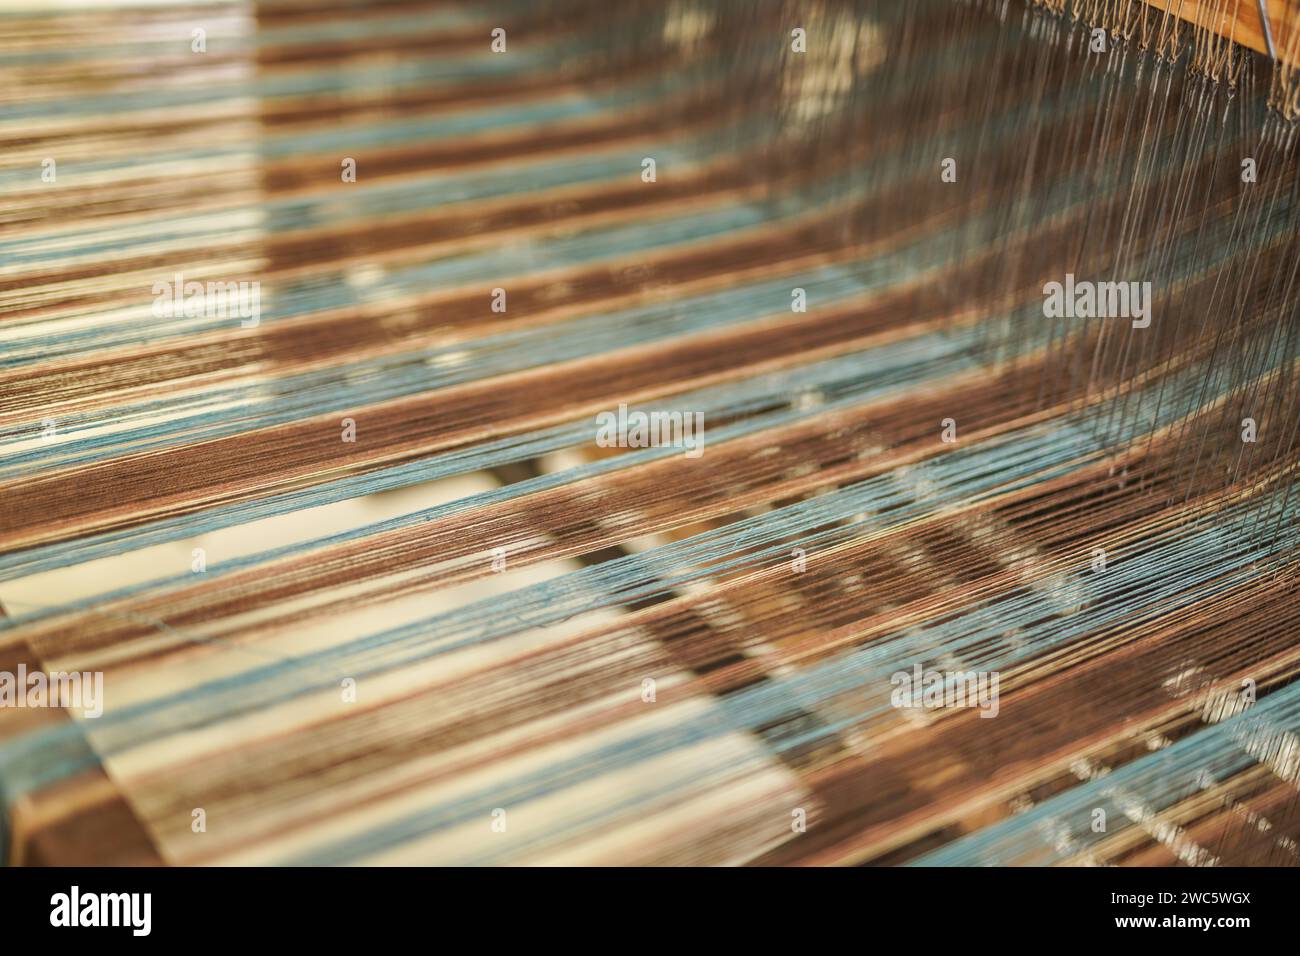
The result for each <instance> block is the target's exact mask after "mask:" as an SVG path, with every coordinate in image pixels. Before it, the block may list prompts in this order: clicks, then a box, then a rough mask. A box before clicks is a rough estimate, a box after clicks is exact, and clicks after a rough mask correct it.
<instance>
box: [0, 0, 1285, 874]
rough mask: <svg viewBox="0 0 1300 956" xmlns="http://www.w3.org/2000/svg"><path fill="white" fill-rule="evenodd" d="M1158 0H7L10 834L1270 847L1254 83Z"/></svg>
mask: <svg viewBox="0 0 1300 956" xmlns="http://www.w3.org/2000/svg"><path fill="white" fill-rule="evenodd" d="M1200 6H1201V7H1206V6H1207V5H1206V4H1201V5H1200ZM1208 6H1212V5H1208ZM1047 7H1056V9H1048V8H1047ZM1158 7H1159V5H1147V4H1143V3H1140V2H1136V0H1135V2H1132V3H1126V2H1120V3H1104V4H1103V3H1071V4H1068V5H1067V4H1064V3H1062V4H1047V5H1030V4H1023V3H1020V2H1012V0H999V2H982V3H955V2H952V0H923V2H915V3H903V2H897V3H893V2H888V3H886V2H871V3H868V2H852V0H824V2H819V0H807V2H795V0H789V2H787V0H781V2H774V3H770V4H767V3H764V4H752V3H747V2H741V0H713V2H706V0H674V2H650V0H644V2H641V0H636V2H629V3H626V4H619V5H617V8H616V9H611V8H610V5H609V4H606V3H598V2H595V0H553V2H551V3H548V4H535V3H527V2H515V0H493V2H491V3H468V2H466V3H439V2H429V0H374V2H370V3H367V4H364V5H359V4H356V3H353V2H346V0H313V2H311V3H305V2H299V0H265V2H256V3H253V2H244V0H240V2H217V3H199V4H193V5H185V4H177V3H140V4H120V5H119V4H113V5H111V6H108V5H106V6H96V7H90V8H75V7H69V8H68V9H66V10H65V9H55V10H48V9H45V10H38V9H35V8H19V9H6V10H5V11H4V12H3V13H0V38H2V39H0V64H3V66H2V67H0V69H2V70H3V73H4V80H5V82H4V83H0V90H2V91H3V93H0V95H2V96H3V97H4V98H5V106H4V110H3V113H0V137H2V138H3V140H4V147H5V148H4V149H3V150H0V221H2V222H3V223H4V233H3V237H2V238H0V449H2V450H3V452H4V454H3V455H2V456H0V604H3V606H4V608H5V610H6V613H7V617H6V618H5V619H4V620H3V622H0V672H14V673H16V672H17V671H18V669H19V668H23V669H24V670H25V671H26V672H37V671H49V672H61V673H85V674H92V673H102V675H103V697H102V701H101V702H100V703H102V714H101V715H99V716H91V715H89V714H87V713H86V712H85V708H78V707H75V706H70V707H66V708H60V707H18V706H12V707H0V805H2V806H3V810H4V813H3V828H4V829H3V836H4V850H5V854H6V858H7V860H8V861H9V862H13V863H19V864H31V863H107V864H119V863H151V864H162V863H165V864H176V865H185V864H236V863H251V864H358V863H367V864H411V863H420V864H425V863H435V864H584V865H604V864H639V865H657V864H710V865H714V864H754V865H761V864H814V865H816V864H860V863H882V864H903V863H913V864H921V865H937V864H942V865H981V864H998V865H1006V864H1052V863H1065V864H1079V863H1090V864H1091V863H1117V864H1128V865H1153V864H1186V865H1213V864H1269V865H1291V864H1294V863H1295V862H1297V860H1300V846H1298V845H1297V843H1296V840H1297V839H1298V838H1300V806H1298V805H1297V794H1296V787H1297V784H1298V780H1300V742H1298V741H1300V738H1298V737H1297V733H1300V685H1297V684H1296V683H1295V682H1294V680H1293V679H1294V677H1295V675H1296V673H1297V670H1298V669H1300V642H1298V641H1297V639H1296V638H1297V634H1298V633H1300V626H1298V625H1300V600H1297V594H1296V588H1295V572H1296V563H1297V536H1296V529H1297V521H1296V518H1297V509H1300V495H1297V494H1294V493H1293V492H1294V491H1295V485H1296V481H1297V476H1296V465H1297V462H1298V461H1300V453H1298V451H1297V447H1296V438H1297V430H1298V429H1300V391H1298V390H1297V388H1296V363H1297V360H1300V341H1298V335H1300V318H1298V315H1300V313H1298V311H1297V306H1298V305H1300V298H1298V297H1297V295H1296V290H1295V288H1294V285H1295V280H1296V270H1297V264H1300V240H1298V238H1297V235H1298V234H1297V229H1296V226H1297V219H1298V217H1300V195H1298V194H1297V186H1298V184H1300V177H1297V175H1296V156H1295V143H1294V129H1293V127H1292V126H1291V124H1290V120H1289V119H1288V118H1287V116H1286V115H1285V114H1286V113H1287V112H1288V110H1287V109H1286V107H1285V98H1286V93H1287V91H1288V90H1289V89H1290V87H1289V85H1288V84H1289V83H1290V80H1289V79H1288V78H1287V74H1286V70H1287V67H1286V66H1285V60H1283V61H1282V62H1281V64H1280V65H1278V66H1273V65H1271V64H1269V63H1267V62H1266V61H1265V59H1264V58H1262V57H1260V56H1258V55H1256V54H1254V53H1252V52H1250V51H1249V50H1248V49H1246V48H1245V47H1244V46H1240V45H1238V44H1236V43H1235V42H1233V41H1232V40H1231V39H1230V38H1229V39H1224V38H1221V37H1220V36H1219V34H1218V32H1216V29H1215V28H1214V27H1212V26H1209V25H1206V22H1200V23H1185V22H1182V21H1180V20H1179V19H1177V17H1175V16H1173V15H1170V14H1168V13H1167V12H1164V11H1161V10H1160V9H1158ZM1219 9H1220V10H1221V12H1223V13H1226V9H1227V7H1226V6H1221V7H1220V8H1219ZM1289 25H1290V21H1289V19H1287V18H1279V19H1278V22H1277V23H1275V24H1274V36H1275V39H1276V40H1277V42H1278V43H1279V44H1282V45H1283V49H1284V52H1285V50H1286V49H1289V47H1287V46H1285V45H1286V44H1288V43H1289V42H1290V39H1289V38H1290V37H1292V36H1300V31H1295V32H1294V33H1293V32H1291V31H1290V30H1289ZM196 31H197V32H196ZM1096 31H1100V33H1101V35H1102V38H1103V41H1104V42H1103V44H1102V46H1103V47H1104V50H1096V49H1094V48H1093V46H1094V43H1095V41H1096V37H1097V32H1096ZM1243 42H1245V41H1244V39H1243ZM1279 91H1281V93H1279ZM1270 101H1271V102H1272V108H1271V109H1270V108H1269V105H1268V104H1269V102H1270ZM1247 161H1249V162H1247ZM1067 277H1068V278H1067ZM1067 281H1068V282H1069V283H1070V284H1071V285H1070V288H1071V289H1074V288H1075V287H1076V286H1075V285H1074V283H1075V282H1076V281H1077V282H1080V283H1082V282H1091V281H1096V282H1106V283H1124V284H1125V288H1129V287H1130V286H1129V284H1130V283H1132V284H1133V286H1132V288H1135V289H1141V288H1143V284H1146V285H1147V287H1149V289H1150V290H1151V291H1150V295H1149V298H1147V299H1146V302H1145V306H1142V307H1141V308H1142V310H1145V311H1146V312H1147V313H1148V314H1147V319H1149V322H1148V323H1147V324H1146V325H1143V324H1142V322H1143V317H1142V316H1140V315H1134V316H1128V315H1125V316H1116V315H1109V316H1100V315H1092V316H1089V315H1087V314H1085V312H1086V310H1084V312H1081V311H1080V310H1079V309H1076V308H1073V300H1072V307H1071V308H1070V309H1068V310H1065V311H1057V312H1055V313H1053V312H1052V310H1050V309H1049V308H1048V307H1047V305H1046V300H1045V292H1046V287H1047V285H1048V284H1049V283H1052V282H1058V283H1062V284H1063V285H1064V284H1065V283H1066V282H1067ZM188 283H201V285H200V286H199V287H198V288H199V290H200V292H201V293H202V294H201V295H198V296H197V297H191V296H189V295H188V293H187V294H185V295H182V292H183V291H184V290H186V289H187V288H188V286H187V284H188ZM208 283H213V284H214V285H213V286H212V287H211V288H212V289H213V290H214V291H212V292H209V291H208V290H209V288H210V287H209V286H208ZM240 283H245V284H247V285H246V286H245V287H240V285H239V284H240ZM252 283H256V286H252V285H251V284H252ZM245 289H255V290H256V296H255V298H254V297H252V296H250V295H249V294H247V292H246V291H245ZM1135 294H1136V293H1135ZM191 301H193V302H194V303H195V307H194V308H189V307H188V305H189V303H190V302H191ZM178 304H179V307H177V305H178ZM1129 304H1130V305H1137V301H1136V300H1130V301H1129ZM252 305H255V306H256V308H254V309H250V308H249V307H250V306H252ZM1130 319H1132V321H1130ZM620 406H623V408H622V409H621V411H620ZM616 411H617V412H619V414H620V415H621V416H622V418H620V419H619V420H620V421H625V420H627V419H628V418H629V416H635V415H637V414H638V413H645V414H646V415H647V416H648V415H649V414H650V413H660V414H663V415H673V414H676V415H677V416H678V419H677V420H678V421H682V420H684V419H683V418H682V416H701V417H700V418H699V419H694V418H692V419H691V420H701V421H703V423H704V431H703V433H702V435H700V436H697V437H700V438H701V439H702V444H701V445H700V446H699V448H698V451H699V452H700V453H699V454H698V455H697V454H693V453H692V454H687V453H685V452H684V449H683V447H682V446H681V444H680V443H679V444H663V443H655V444H645V443H641V442H637V441H635V440H627V441H620V442H614V443H611V442H606V441H602V440H601V435H600V427H601V426H600V424H599V423H600V422H601V421H602V420H604V421H608V420H609V419H608V418H602V416H606V415H610V414H613V413H615V412H616ZM1247 422H1249V425H1248V424H1247ZM665 434H671V432H667V433H665ZM623 437H625V436H622V435H620V438H623ZM927 673H940V674H946V675H952V674H962V673H979V674H982V675H995V676H996V684H994V685H993V686H994V687H995V694H996V700H994V701H982V703H983V704H985V705H987V706H982V707H979V708H976V707H962V706H949V705H948V704H950V703H951V702H950V701H944V702H943V703H944V704H945V705H944V706H934V707H930V706H911V705H908V702H907V699H906V698H904V699H903V703H902V705H900V701H899V697H898V695H897V694H896V691H897V689H898V686H899V676H898V675H900V674H902V675H910V674H918V675H921V674H927ZM985 686H986V687H987V685H985ZM1099 820H1100V821H1102V825H1101V827H1100V828H1098V821H1099Z"/></svg>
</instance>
